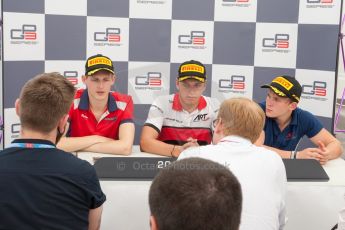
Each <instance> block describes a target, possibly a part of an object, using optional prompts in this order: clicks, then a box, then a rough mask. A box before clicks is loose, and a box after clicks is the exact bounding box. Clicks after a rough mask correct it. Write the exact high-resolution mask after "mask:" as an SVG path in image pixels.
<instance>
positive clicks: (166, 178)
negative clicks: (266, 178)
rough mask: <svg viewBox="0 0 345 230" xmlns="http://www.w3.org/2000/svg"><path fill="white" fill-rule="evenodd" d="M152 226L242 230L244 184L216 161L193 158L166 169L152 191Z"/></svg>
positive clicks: (154, 228)
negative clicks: (241, 184)
mask: <svg viewBox="0 0 345 230" xmlns="http://www.w3.org/2000/svg"><path fill="white" fill-rule="evenodd" d="M149 204H150V210H151V218H150V225H151V229H152V230H170V229H171V230H173V229H183V230H195V229H207V230H238V226H239V224H240V219H241V209H242V193H241V186H240V184H239V182H238V180H237V179H236V177H235V176H234V175H233V174H232V173H231V171H230V170H229V169H228V168H226V167H224V166H222V165H220V164H218V163H215V162H213V161H209V160H205V159H201V158H190V159H185V160H181V161H176V162H174V163H172V164H171V165H169V166H168V167H166V168H164V169H162V170H161V171H160V172H159V173H158V175H157V176H156V177H155V179H154V180H153V182H152V184H151V188H150V192H149Z"/></svg>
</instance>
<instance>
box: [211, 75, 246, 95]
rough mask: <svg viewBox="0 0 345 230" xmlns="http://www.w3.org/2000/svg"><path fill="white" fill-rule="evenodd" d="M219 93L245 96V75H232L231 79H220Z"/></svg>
mask: <svg viewBox="0 0 345 230" xmlns="http://www.w3.org/2000/svg"><path fill="white" fill-rule="evenodd" d="M218 87H219V90H218V92H221V93H239V94H244V93H245V89H246V77H245V76H243V75H232V76H231V77H230V79H219V81H218Z"/></svg>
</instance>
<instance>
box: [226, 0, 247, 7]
mask: <svg viewBox="0 0 345 230" xmlns="http://www.w3.org/2000/svg"><path fill="white" fill-rule="evenodd" d="M222 6H231V7H249V6H250V0H223V2H222Z"/></svg>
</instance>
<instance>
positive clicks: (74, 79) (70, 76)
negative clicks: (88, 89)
mask: <svg viewBox="0 0 345 230" xmlns="http://www.w3.org/2000/svg"><path fill="white" fill-rule="evenodd" d="M63 76H64V77H65V78H67V80H69V81H70V82H71V83H72V84H73V85H74V86H75V85H77V84H78V71H64V72H63Z"/></svg>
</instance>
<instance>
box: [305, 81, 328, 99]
mask: <svg viewBox="0 0 345 230" xmlns="http://www.w3.org/2000/svg"><path fill="white" fill-rule="evenodd" d="M302 93H303V94H308V95H315V96H320V97H325V96H326V95H327V83H326V82H324V81H314V82H313V84H312V85H302Z"/></svg>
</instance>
